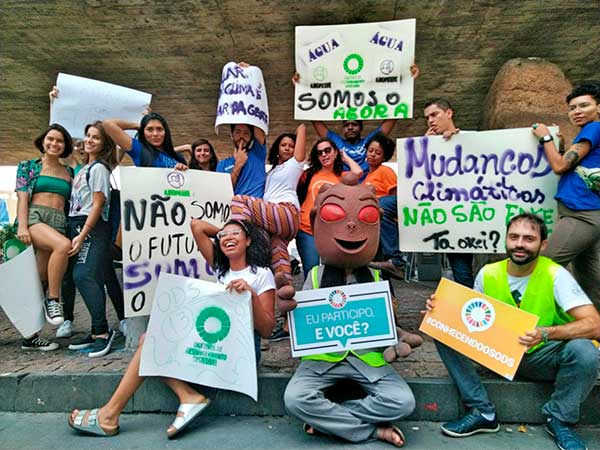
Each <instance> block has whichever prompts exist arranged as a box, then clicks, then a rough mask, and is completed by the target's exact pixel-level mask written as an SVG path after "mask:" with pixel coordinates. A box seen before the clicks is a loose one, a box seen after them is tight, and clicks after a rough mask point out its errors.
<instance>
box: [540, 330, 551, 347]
mask: <svg viewBox="0 0 600 450" xmlns="http://www.w3.org/2000/svg"><path fill="white" fill-rule="evenodd" d="M540 331H541V332H542V343H544V344H545V343H546V342H548V338H549V335H548V330H546V329H545V328H540Z"/></svg>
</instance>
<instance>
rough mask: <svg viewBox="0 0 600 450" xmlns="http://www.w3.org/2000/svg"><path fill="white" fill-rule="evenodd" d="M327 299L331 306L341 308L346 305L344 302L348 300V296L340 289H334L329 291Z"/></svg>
mask: <svg viewBox="0 0 600 450" xmlns="http://www.w3.org/2000/svg"><path fill="white" fill-rule="evenodd" d="M327 301H328V302H329V304H330V305H331V306H332V307H333V308H335V309H341V308H343V307H344V306H345V305H346V302H347V301H348V296H347V295H346V293H345V292H344V291H342V290H341V289H334V290H333V291H331V292H330V293H329V297H328V298H327Z"/></svg>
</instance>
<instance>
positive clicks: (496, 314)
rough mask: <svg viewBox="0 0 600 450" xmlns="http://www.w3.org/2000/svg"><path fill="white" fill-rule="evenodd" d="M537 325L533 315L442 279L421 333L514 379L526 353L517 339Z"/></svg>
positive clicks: (509, 378) (536, 318)
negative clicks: (433, 305) (432, 308)
mask: <svg viewBox="0 0 600 450" xmlns="http://www.w3.org/2000/svg"><path fill="white" fill-rule="evenodd" d="M537 322H538V317H537V316H536V315H534V314H531V313H528V312H525V311H522V310H520V309H519V308H515V307H514V306H511V305H508V304H506V303H504V302H501V301H499V300H496V299H494V298H492V297H489V296H487V295H485V294H482V293H480V292H477V291H474V290H472V289H469V288H466V287H464V286H462V285H460V284H458V283H455V282H454V281H450V280H447V279H446V278H442V280H441V281H440V284H439V285H438V287H437V289H436V291H435V308H434V310H433V311H429V312H427V314H425V317H424V318H423V322H422V323H421V326H420V327H419V330H420V331H422V332H423V333H425V334H428V335H429V336H431V337H432V338H434V339H436V340H438V341H440V342H442V343H444V344H446V345H447V346H448V347H450V348H453V349H454V350H456V351H458V352H459V353H462V354H463V355H465V356H468V357H469V358H471V359H472V360H474V361H477V362H478V363H479V364H481V365H483V366H485V367H487V368H488V369H490V370H493V371H494V372H496V373H497V374H499V375H502V376H503V377H504V378H506V379H508V380H512V379H513V378H514V376H515V373H516V371H517V369H518V367H519V364H520V363H521V358H523V354H524V353H525V350H526V348H525V346H523V345H521V344H519V341H518V337H519V336H524V335H525V332H526V331H532V330H533V329H534V328H535V326H536V325H537Z"/></svg>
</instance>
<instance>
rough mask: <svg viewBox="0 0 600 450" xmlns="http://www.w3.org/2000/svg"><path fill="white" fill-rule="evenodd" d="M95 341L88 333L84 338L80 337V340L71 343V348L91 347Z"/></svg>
mask: <svg viewBox="0 0 600 450" xmlns="http://www.w3.org/2000/svg"><path fill="white" fill-rule="evenodd" d="M94 342H95V341H94V339H93V338H92V335H91V334H88V335H87V336H86V337H84V338H83V339H79V340H77V341H75V342H73V343H72V344H70V345H69V350H81V349H84V348H88V347H91V346H92V345H94Z"/></svg>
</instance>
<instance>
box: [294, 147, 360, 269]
mask: <svg viewBox="0 0 600 450" xmlns="http://www.w3.org/2000/svg"><path fill="white" fill-rule="evenodd" d="M344 163H346V164H347V165H348V166H349V167H350V171H351V172H352V173H353V174H355V175H356V176H358V177H360V176H361V175H362V173H363V171H362V169H361V168H360V166H359V165H358V164H357V163H356V162H354V161H353V160H352V159H350V158H349V157H348V155H346V154H345V153H344V152H342V151H340V150H338V148H337V146H336V145H335V143H334V142H333V141H332V140H331V139H329V138H327V137H322V138H319V139H317V142H315V144H314V145H313V147H312V149H311V151H310V155H309V160H308V169H306V170H305V171H304V174H303V175H302V177H301V178H300V182H299V184H298V200H299V201H300V203H301V205H302V206H301V207H300V230H299V231H298V235H297V236H296V245H297V247H298V253H299V254H300V259H301V261H302V270H303V271H304V278H306V276H307V275H308V272H309V271H310V269H312V268H313V267H314V266H318V265H319V254H318V253H317V248H316V247H315V240H314V238H313V235H312V226H311V223H310V212H311V210H312V207H313V205H314V203H315V199H316V198H317V194H318V193H319V189H320V188H321V186H323V185H327V184H336V183H338V182H339V181H340V177H341V176H342V170H343V167H344Z"/></svg>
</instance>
